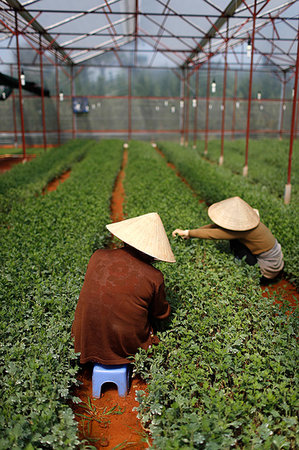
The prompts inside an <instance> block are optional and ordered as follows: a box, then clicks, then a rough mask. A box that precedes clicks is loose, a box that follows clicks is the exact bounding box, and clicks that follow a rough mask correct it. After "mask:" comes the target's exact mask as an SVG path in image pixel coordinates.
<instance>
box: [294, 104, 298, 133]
mask: <svg viewBox="0 0 299 450" xmlns="http://www.w3.org/2000/svg"><path fill="white" fill-rule="evenodd" d="M298 121H299V101H297V118H296V125H295V130H294V138H295V139H296V138H297V134H298Z"/></svg>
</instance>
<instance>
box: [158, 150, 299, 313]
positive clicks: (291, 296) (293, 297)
mask: <svg viewBox="0 0 299 450" xmlns="http://www.w3.org/2000/svg"><path fill="white" fill-rule="evenodd" d="M152 146H153V147H154V148H155V149H156V150H157V152H158V153H159V155H161V156H162V157H163V158H164V159H165V160H166V157H165V155H164V153H163V152H162V150H161V149H159V148H158V147H157V145H156V144H152ZM167 165H168V166H169V167H170V168H171V169H172V170H173V171H174V172H175V174H176V175H177V176H178V177H179V178H180V179H181V180H182V182H183V183H185V184H186V186H188V188H189V189H190V190H191V191H192V194H193V196H194V197H198V195H197V193H196V192H195V191H194V190H193V188H192V186H190V184H189V183H188V181H186V179H185V178H184V177H183V176H182V175H181V174H180V173H179V172H178V170H177V168H176V167H175V165H174V164H172V163H170V162H167ZM198 201H199V203H204V200H202V199H198ZM207 206H209V205H207ZM261 289H262V291H263V294H262V295H263V296H264V297H269V294H271V295H273V294H274V296H275V300H274V303H278V304H280V305H282V301H281V299H280V296H281V297H282V298H283V299H284V300H287V302H288V303H289V305H290V309H289V310H288V311H287V314H292V313H293V312H294V310H295V309H296V308H298V304H299V293H298V292H297V290H296V287H295V286H294V285H293V284H292V283H290V282H289V281H288V280H285V279H282V280H279V281H277V282H274V283H272V284H270V285H269V286H262V287H261Z"/></svg>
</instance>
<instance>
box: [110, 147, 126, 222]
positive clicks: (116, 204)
mask: <svg viewBox="0 0 299 450" xmlns="http://www.w3.org/2000/svg"><path fill="white" fill-rule="evenodd" d="M127 161H128V150H127V149H124V154H123V161H122V165H121V169H120V171H119V174H118V175H117V178H116V180H115V185H114V191H113V193H112V198H111V220H112V222H119V221H121V220H123V219H124V211H123V203H124V200H125V190H124V186H123V180H124V177H125V167H126V165H127Z"/></svg>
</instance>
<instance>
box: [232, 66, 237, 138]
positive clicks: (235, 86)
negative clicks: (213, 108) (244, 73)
mask: <svg viewBox="0 0 299 450" xmlns="http://www.w3.org/2000/svg"><path fill="white" fill-rule="evenodd" d="M237 86H238V72H237V71H236V70H235V81H234V100H233V123H232V140H234V139H235V128H236V103H237Z"/></svg>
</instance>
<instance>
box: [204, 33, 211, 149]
mask: <svg viewBox="0 0 299 450" xmlns="http://www.w3.org/2000/svg"><path fill="white" fill-rule="evenodd" d="M210 76H211V39H209V59H208V74H207V90H206V127H205V128H206V129H205V149H204V154H205V155H207V153H208V140H209V110H210Z"/></svg>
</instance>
